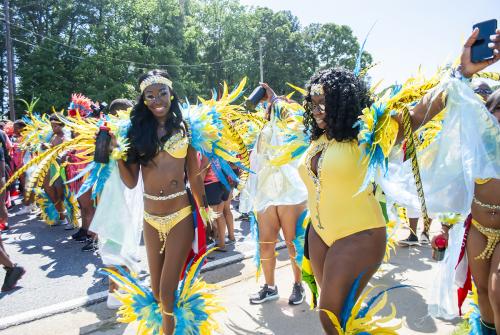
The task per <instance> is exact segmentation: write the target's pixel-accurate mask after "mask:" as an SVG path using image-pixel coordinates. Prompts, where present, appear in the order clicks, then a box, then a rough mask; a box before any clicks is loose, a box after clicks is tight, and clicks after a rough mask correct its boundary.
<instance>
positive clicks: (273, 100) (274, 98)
mask: <svg viewBox="0 0 500 335" xmlns="http://www.w3.org/2000/svg"><path fill="white" fill-rule="evenodd" d="M281 99H282V98H281V97H280V96H278V95H275V96H274V97H272V98H271V105H272V104H274V103H275V102H276V101H278V100H281Z"/></svg>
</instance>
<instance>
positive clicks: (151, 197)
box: [144, 190, 187, 201]
mask: <svg viewBox="0 0 500 335" xmlns="http://www.w3.org/2000/svg"><path fill="white" fill-rule="evenodd" d="M186 193H187V191H186V190H184V191H180V192H177V193H173V194H169V195H150V194H147V193H144V198H146V199H149V200H155V201H162V200H172V199H175V198H177V197H180V196H182V195H184V194H186Z"/></svg>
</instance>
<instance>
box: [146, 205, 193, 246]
mask: <svg viewBox="0 0 500 335" xmlns="http://www.w3.org/2000/svg"><path fill="white" fill-rule="evenodd" d="M192 212H193V209H192V208H191V206H187V207H184V208H183V209H181V210H178V211H177V212H175V213H172V214H168V215H165V216H157V215H153V214H149V213H148V212H146V211H144V221H146V222H147V223H149V225H150V226H151V227H153V228H154V229H156V230H157V231H158V236H159V237H160V241H161V242H163V246H162V247H161V250H160V254H162V253H163V251H164V250H165V245H166V243H167V235H168V233H170V230H172V228H174V227H175V226H176V225H177V224H178V223H179V222H181V221H182V220H184V219H185V218H186V217H188V215H189V214H191V213H192Z"/></svg>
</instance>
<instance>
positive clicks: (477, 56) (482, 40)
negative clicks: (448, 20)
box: [470, 19, 497, 63]
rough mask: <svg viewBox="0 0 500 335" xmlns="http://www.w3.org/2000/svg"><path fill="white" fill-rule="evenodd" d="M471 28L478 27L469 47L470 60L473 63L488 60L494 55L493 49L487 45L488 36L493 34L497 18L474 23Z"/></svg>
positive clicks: (488, 41)
mask: <svg viewBox="0 0 500 335" xmlns="http://www.w3.org/2000/svg"><path fill="white" fill-rule="evenodd" d="M472 29H473V30H476V29H479V33H478V35H477V38H476V41H475V42H474V44H472V47H471V54H470V55H471V61H472V62H473V63H479V62H481V61H483V60H490V59H493V58H494V57H495V55H494V53H493V49H491V48H489V47H488V44H489V43H490V42H491V41H490V36H491V35H495V30H496V29H497V20H495V19H493V20H488V21H484V22H480V23H476V24H475V25H473V26H472Z"/></svg>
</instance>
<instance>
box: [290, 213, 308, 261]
mask: <svg viewBox="0 0 500 335" xmlns="http://www.w3.org/2000/svg"><path fill="white" fill-rule="evenodd" d="M308 214H309V211H308V210H307V209H306V210H305V211H303V212H302V214H300V216H299V218H298V220H297V224H296V225H295V238H294V239H293V241H292V243H293V245H294V247H295V252H296V255H295V261H296V262H297V265H298V266H299V268H300V267H302V259H303V258H304V243H305V234H306V227H305V226H304V221H305V220H306V218H307V216H308Z"/></svg>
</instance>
